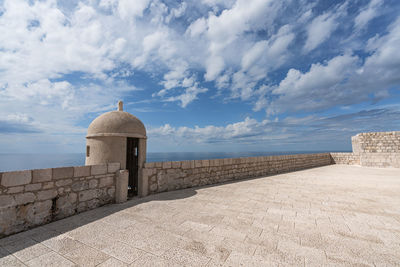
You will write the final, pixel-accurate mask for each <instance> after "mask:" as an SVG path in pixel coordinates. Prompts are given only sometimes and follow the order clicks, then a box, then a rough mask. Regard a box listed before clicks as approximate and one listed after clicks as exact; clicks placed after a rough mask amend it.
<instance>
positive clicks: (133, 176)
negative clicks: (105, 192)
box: [126, 137, 139, 197]
mask: <svg viewBox="0 0 400 267" xmlns="http://www.w3.org/2000/svg"><path fill="white" fill-rule="evenodd" d="M138 158H139V139H138V138H130V137H128V138H127V146H126V169H127V170H129V183H128V196H129V197H133V196H137V194H138V170H139V168H138V165H139V164H138Z"/></svg>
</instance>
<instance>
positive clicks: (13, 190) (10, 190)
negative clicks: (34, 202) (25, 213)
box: [7, 186, 24, 194]
mask: <svg viewBox="0 0 400 267" xmlns="http://www.w3.org/2000/svg"><path fill="white" fill-rule="evenodd" d="M22 191H24V187H23V186H14V187H10V188H8V189H7V194H15V193H21V192H22Z"/></svg>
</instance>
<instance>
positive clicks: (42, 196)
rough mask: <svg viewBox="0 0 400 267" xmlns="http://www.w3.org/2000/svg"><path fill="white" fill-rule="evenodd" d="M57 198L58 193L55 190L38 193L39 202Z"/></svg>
mask: <svg viewBox="0 0 400 267" xmlns="http://www.w3.org/2000/svg"><path fill="white" fill-rule="evenodd" d="M56 196H57V191H56V190H54V189H50V190H44V191H39V192H38V193H37V198H38V200H47V199H52V198H55V197H56Z"/></svg>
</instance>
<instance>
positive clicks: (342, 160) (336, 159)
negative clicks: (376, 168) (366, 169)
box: [330, 152, 360, 165]
mask: <svg viewBox="0 0 400 267" xmlns="http://www.w3.org/2000/svg"><path fill="white" fill-rule="evenodd" d="M330 154H331V157H332V164H346V165H360V155H358V154H354V153H351V152H350V153H330Z"/></svg>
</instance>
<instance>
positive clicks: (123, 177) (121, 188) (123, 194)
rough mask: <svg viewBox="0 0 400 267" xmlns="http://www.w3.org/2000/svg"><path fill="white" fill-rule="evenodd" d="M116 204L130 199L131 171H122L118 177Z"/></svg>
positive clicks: (118, 173)
mask: <svg viewBox="0 0 400 267" xmlns="http://www.w3.org/2000/svg"><path fill="white" fill-rule="evenodd" d="M115 179H116V185H115V202H116V203H123V202H125V201H126V200H127V199H128V180H129V171H128V170H120V171H118V172H117V175H116V178H115Z"/></svg>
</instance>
